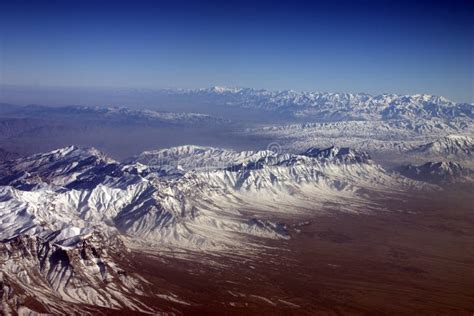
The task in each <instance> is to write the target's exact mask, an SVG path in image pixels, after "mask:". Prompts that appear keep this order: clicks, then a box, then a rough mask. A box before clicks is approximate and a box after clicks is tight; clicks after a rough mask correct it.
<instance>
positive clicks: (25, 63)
mask: <svg viewBox="0 0 474 316" xmlns="http://www.w3.org/2000/svg"><path fill="white" fill-rule="evenodd" d="M473 3H474V2H472V1H460V0H459V1H444V2H442V1H441V2H437V1H429V2H423V1H410V2H403V1H386V0H378V1H324V2H318V1H312V2H300V1H291V2H290V1H288V2H278V1H273V2H270V1H268V2H267V1H259V2H252V1H220V2H214V3H213V2H198V1H193V2H186V1H129V2H125V1H110V2H109V1H93V2H88V1H68V0H64V1H35V2H28V1H8V3H7V1H3V2H2V3H1V4H0V45H1V46H0V71H1V74H0V83H2V84H14V85H25V86H35V87H38V86H39V87H41V86H68V87H146V88H173V87H176V88H200V87H208V86H214V85H226V86H241V87H255V88H265V89H270V90H283V89H294V90H300V91H301V90H304V91H330V92H336V91H337V92H362V91H363V92H368V93H373V94H376V93H383V92H388V93H403V94H413V93H431V94H437V95H444V96H446V97H448V98H451V99H453V100H456V101H467V102H474V101H473V38H474V36H473V29H474V28H473V26H474V25H473V23H474V22H473V21H474V5H473Z"/></svg>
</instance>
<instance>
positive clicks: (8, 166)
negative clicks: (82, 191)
mask: <svg viewBox="0 0 474 316" xmlns="http://www.w3.org/2000/svg"><path fill="white" fill-rule="evenodd" d="M110 163H114V161H113V160H112V159H110V158H108V157H107V156H105V155H104V154H102V153H101V152H99V151H98V150H96V149H93V148H91V149H82V148H78V147H76V146H69V147H65V148H62V149H58V150H54V151H52V152H49V153H45V154H37V155H33V156H30V157H26V158H20V159H16V160H12V161H6V162H3V163H0V178H1V180H0V184H1V185H14V186H21V185H28V184H33V183H45V184H52V185H66V184H67V183H69V182H72V181H74V180H75V179H76V177H77V176H78V175H80V174H82V173H84V172H86V171H87V170H90V169H92V168H94V167H97V166H104V165H106V164H110Z"/></svg>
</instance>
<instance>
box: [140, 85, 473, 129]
mask: <svg viewBox="0 0 474 316" xmlns="http://www.w3.org/2000/svg"><path fill="white" fill-rule="evenodd" d="M135 93H140V92H139V91H136V92H135ZM148 93H152V92H150V91H148ZM156 93H158V94H159V93H164V94H167V95H170V96H176V97H178V96H181V97H188V98H190V99H193V100H196V102H203V101H205V102H207V103H213V104H219V105H221V106H234V107H242V108H252V109H261V110H266V111H278V112H281V113H286V114H288V115H291V116H293V117H295V118H306V119H313V120H327V121H338V120H374V119H375V120H392V119H421V118H423V119H432V118H439V119H454V118H468V119H473V118H474V112H473V109H474V107H473V105H472V104H468V103H455V102H452V101H450V100H448V99H446V98H443V97H440V96H434V95H429V94H416V95H397V94H380V95H375V96H373V95H370V94H367V93H357V94H353V93H327V92H296V91H293V90H287V91H267V90H256V89H250V88H227V87H213V88H208V89H197V90H162V91H161V92H156Z"/></svg>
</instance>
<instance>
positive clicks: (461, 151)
mask: <svg viewBox="0 0 474 316" xmlns="http://www.w3.org/2000/svg"><path fill="white" fill-rule="evenodd" d="M411 153H418V154H424V155H435V156H436V155H438V156H444V157H453V156H457V157H466V158H472V156H473V155H474V141H473V140H472V138H471V137H469V136H461V135H448V136H445V137H442V138H439V139H436V140H435V141H433V142H430V143H428V144H423V145H421V146H419V147H417V148H414V149H413V150H412V151H411Z"/></svg>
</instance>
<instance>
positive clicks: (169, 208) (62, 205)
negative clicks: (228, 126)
mask: <svg viewBox="0 0 474 316" xmlns="http://www.w3.org/2000/svg"><path fill="white" fill-rule="evenodd" d="M149 156H150V153H145V154H143V155H141V156H139V159H143V162H146V161H145V158H144V157H149ZM152 156H153V157H160V159H165V158H166V159H169V160H162V162H164V163H166V164H168V163H170V161H174V160H179V161H183V165H184V166H185V167H186V169H187V171H184V170H183V174H182V175H178V176H176V177H172V178H169V177H166V176H162V175H161V173H158V174H157V173H154V172H153V170H154V169H153V168H151V167H148V166H146V165H143V164H140V163H138V162H133V163H131V162H128V163H126V164H123V165H119V164H117V163H115V162H114V161H112V160H110V159H108V158H107V157H105V156H104V155H103V154H101V153H100V152H98V151H96V150H94V149H81V148H77V147H67V148H63V149H60V150H56V151H53V152H50V153H46V154H38V155H34V156H31V157H27V158H24V159H19V160H16V161H14V162H8V163H4V164H2V165H0V170H1V174H2V175H3V176H2V178H0V181H2V183H4V184H7V185H8V184H13V185H14V187H12V186H4V187H2V191H1V194H2V196H1V201H0V206H1V208H2V210H3V211H2V214H1V218H2V222H3V233H2V238H7V237H8V236H9V235H15V234H20V233H23V232H25V231H26V230H27V231H33V232H34V233H35V234H37V233H39V232H40V231H41V230H45V231H53V230H63V229H66V228H67V227H69V226H71V225H72V226H74V227H77V229H79V232H80V234H82V232H87V233H88V232H90V231H93V230H94V229H97V227H103V228H101V229H105V230H112V231H114V230H118V231H120V232H123V233H125V234H127V235H130V236H133V237H140V238H141V239H143V240H147V241H149V242H153V243H154V242H159V243H164V244H170V245H171V244H172V245H177V246H182V247H185V248H186V247H195V246H198V247H203V248H207V247H217V248H219V247H227V246H229V245H232V244H233V239H235V238H236V234H243V235H244V236H245V235H249V236H251V235H256V236H262V237H268V238H286V234H285V233H284V230H283V229H282V227H279V226H278V225H276V224H272V223H270V222H268V221H267V220H266V219H265V211H266V210H268V209H274V207H273V205H274V203H275V202H276V201H279V200H280V201H282V202H284V203H288V205H291V204H292V203H294V207H293V211H297V210H298V206H302V205H303V206H304V204H305V203H306V204H307V203H308V202H307V201H309V200H311V199H314V200H313V201H312V202H311V203H312V205H313V206H314V205H315V204H317V203H321V204H322V203H324V202H327V201H330V200H331V201H333V202H335V203H336V202H337V203H338V204H341V201H339V199H344V198H346V199H351V198H352V199H355V200H357V199H363V197H362V196H359V195H358V192H359V191H360V190H361V189H364V188H375V187H377V189H376V190H382V191H383V190H397V187H398V188H401V187H403V186H404V185H406V183H403V182H399V179H395V178H393V176H392V175H390V174H388V173H386V172H385V170H383V169H382V168H381V167H380V166H378V165H376V164H375V163H373V162H372V161H371V160H370V157H369V156H368V155H367V154H365V153H360V152H356V151H352V150H349V149H347V148H341V149H339V148H334V147H331V148H327V149H322V150H316V149H314V148H312V149H311V150H308V151H307V152H306V153H305V154H303V155H294V154H276V153H273V152H243V153H237V152H233V151H225V150H222V149H213V148H199V147H192V146H183V147H178V148H173V149H170V150H164V151H158V152H155V153H153V155H152ZM140 157H141V158H140ZM200 159H202V161H200ZM199 161H200V162H199ZM223 162H227V163H226V165H225V167H224V168H221V167H220V166H216V164H218V165H219V164H221V163H223ZM207 164H210V165H211V166H212V167H211V168H202V167H205V166H206V165H207ZM196 167H197V168H196ZM20 168H21V169H22V170H25V171H24V174H22V177H18V176H16V175H17V173H18V172H19V170H20ZM101 171H102V172H104V173H105V175H101V174H100V172H101ZM91 173H92V174H93V175H91ZM12 174H13V175H14V176H13V177H12ZM12 178H13V180H14V181H13V183H12V181H10V180H11V179H12ZM25 182H27V183H29V184H30V186H25V185H24V183H25ZM33 184H34V185H33ZM46 184H47V185H46ZM25 190H27V191H25ZM316 197H317V198H316ZM242 205H250V206H251V205H253V206H251V208H253V209H254V210H255V211H257V210H259V209H260V210H262V212H260V213H259V214H260V215H261V218H253V217H249V216H247V215H245V214H244V213H242V212H241V211H240V210H241V209H242ZM257 213H258V212H257ZM15 218H20V219H22V220H19V221H14V220H13V219H15ZM254 220H262V221H264V222H266V223H267V224H265V225H257V226H255V225H254ZM210 232H211V233H210Z"/></svg>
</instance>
